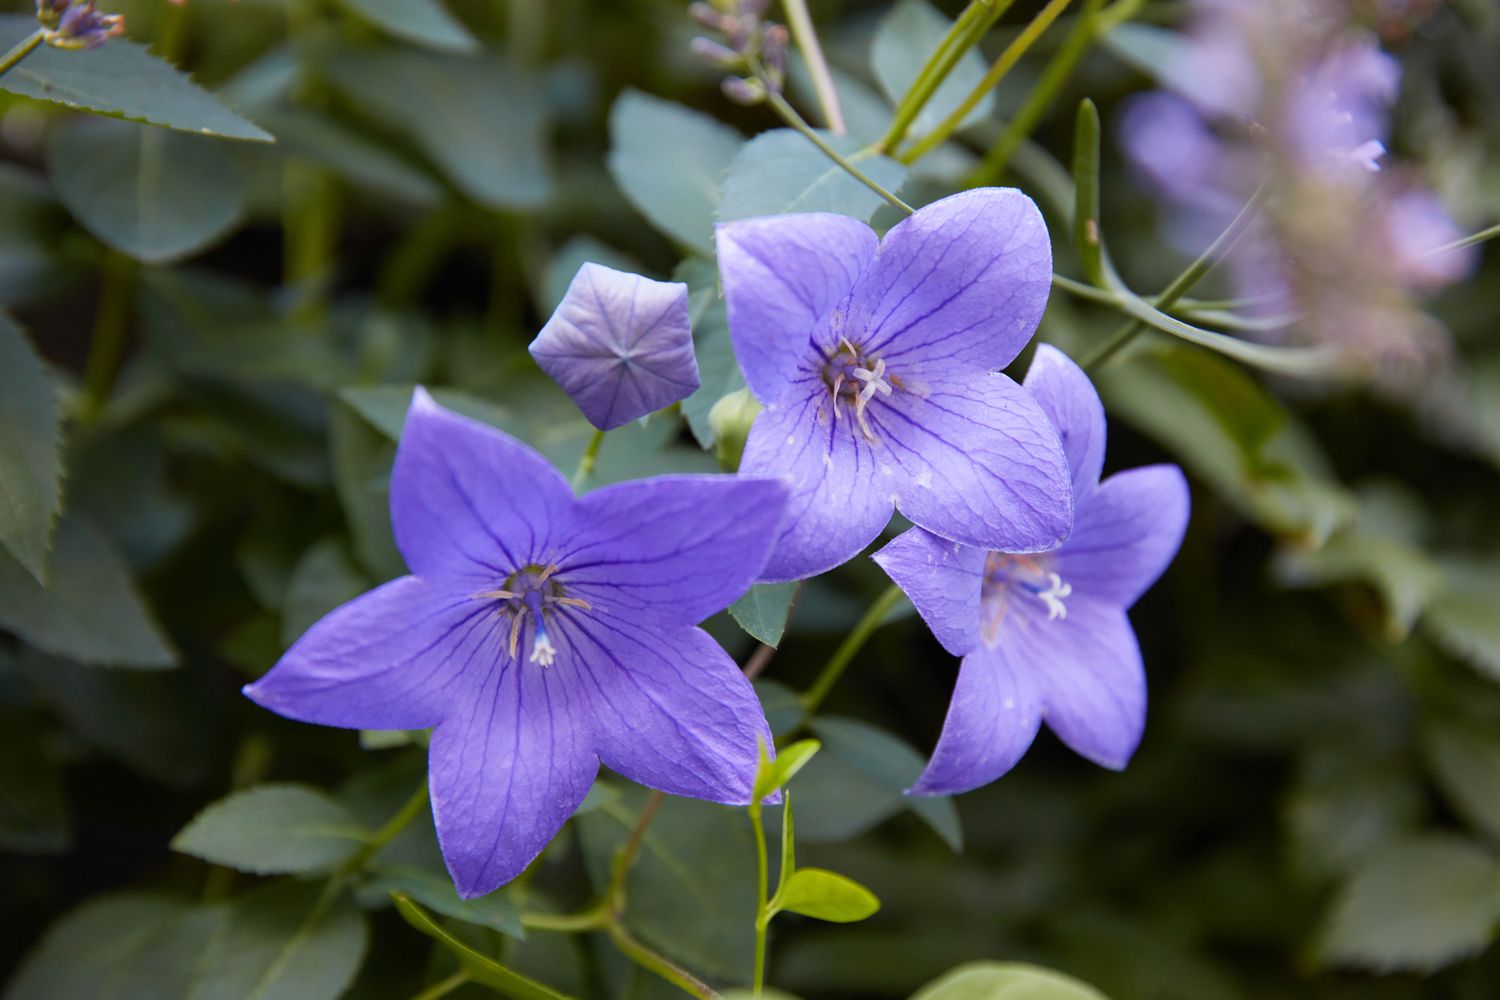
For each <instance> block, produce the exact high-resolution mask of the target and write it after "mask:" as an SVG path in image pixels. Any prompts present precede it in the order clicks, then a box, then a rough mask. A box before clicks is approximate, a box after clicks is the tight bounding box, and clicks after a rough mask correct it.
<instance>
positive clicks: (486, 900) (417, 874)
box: [359, 866, 526, 940]
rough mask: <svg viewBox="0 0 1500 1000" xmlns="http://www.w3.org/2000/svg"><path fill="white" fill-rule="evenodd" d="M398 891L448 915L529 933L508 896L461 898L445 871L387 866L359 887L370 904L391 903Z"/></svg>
mask: <svg viewBox="0 0 1500 1000" xmlns="http://www.w3.org/2000/svg"><path fill="white" fill-rule="evenodd" d="M395 895H399V896H408V897H410V898H411V899H413V900H415V901H416V902H418V903H420V904H422V905H423V906H425V907H427V908H428V909H429V910H433V911H435V912H437V913H441V914H442V915H443V916H445V917H452V918H453V919H455V920H462V921H463V922H464V923H468V924H475V925H477V926H479V927H489V928H491V929H493V930H497V931H499V932H500V933H502V934H506V935H508V936H510V937H513V938H516V939H517V940H524V939H525V937H526V930H525V928H524V927H522V926H521V911H520V910H519V909H518V908H517V907H516V904H515V903H513V902H511V901H510V898H509V897H508V896H506V895H504V894H503V893H500V892H492V893H490V894H489V895H488V896H481V897H479V898H478V899H460V898H459V896H458V890H456V889H454V888H453V879H451V878H449V877H448V875H447V873H445V872H443V873H440V872H433V871H428V870H427V869H425V868H413V867H409V866H401V867H398V868H383V869H378V870H377V871H375V873H374V874H373V875H372V876H371V877H370V879H369V880H367V881H366V882H365V883H364V885H362V886H360V888H359V899H360V902H362V903H365V904H367V905H370V904H376V903H378V904H387V903H389V902H390V900H391V897H392V896H395Z"/></svg>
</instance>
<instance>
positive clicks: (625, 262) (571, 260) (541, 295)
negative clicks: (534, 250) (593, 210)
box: [536, 236, 642, 315]
mask: <svg viewBox="0 0 1500 1000" xmlns="http://www.w3.org/2000/svg"><path fill="white" fill-rule="evenodd" d="M588 263H593V264H603V265H604V266H605V267H612V268H614V269H615V270H616V271H631V272H633V273H636V274H640V273H642V264H641V262H640V261H638V260H636V259H635V258H634V257H632V256H630V255H629V254H627V253H623V252H622V251H619V250H616V249H615V248H614V247H612V246H610V245H609V244H607V243H601V242H600V241H599V240H596V239H594V237H592V236H575V237H573V238H572V239H571V240H569V241H568V242H566V243H564V244H563V245H562V246H560V247H558V248H557V250H555V251H554V252H553V254H552V256H551V258H549V259H548V261H547V267H546V270H544V271H543V272H542V277H541V286H540V287H539V288H538V289H537V295H536V299H537V311H538V312H540V313H541V314H543V315H551V314H552V312H553V311H554V310H556V309H557V305H558V303H559V302H561V301H562V300H563V296H564V295H566V294H567V293H568V285H569V284H571V283H572V281H573V277H574V275H576V274H577V273H578V269H579V268H580V267H582V266H583V265H584V264H588Z"/></svg>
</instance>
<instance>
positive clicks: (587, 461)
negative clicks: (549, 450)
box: [573, 430, 604, 492]
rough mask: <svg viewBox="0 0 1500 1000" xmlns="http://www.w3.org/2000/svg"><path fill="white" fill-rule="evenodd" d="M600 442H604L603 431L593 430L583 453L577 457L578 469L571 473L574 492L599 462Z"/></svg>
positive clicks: (592, 472)
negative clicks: (592, 434)
mask: <svg viewBox="0 0 1500 1000" xmlns="http://www.w3.org/2000/svg"><path fill="white" fill-rule="evenodd" d="M602 444H604V432H603V431H601V430H595V431H594V436H593V437H591V438H589V444H588V447H587V448H585V449H583V455H582V457H580V458H579V459H578V471H576V472H574V473H573V489H574V491H575V492H576V491H577V490H578V488H579V487H580V486H582V485H583V484H584V483H586V482H588V479H589V477H590V476H592V475H593V474H594V466H595V465H597V464H598V462H599V446H600V445H602Z"/></svg>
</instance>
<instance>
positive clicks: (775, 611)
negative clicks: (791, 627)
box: [729, 583, 797, 646]
mask: <svg viewBox="0 0 1500 1000" xmlns="http://www.w3.org/2000/svg"><path fill="white" fill-rule="evenodd" d="M796 596H797V584H795V583H762V584H757V585H756V586H754V587H751V588H750V591H749V593H747V594H745V596H744V597H741V598H740V599H739V600H738V601H735V602H734V603H733V604H731V605H730V606H729V614H730V615H731V616H732V617H733V618H734V620H735V621H737V622H739V624H740V628H742V629H744V630H745V631H746V632H749V633H750V635H751V636H752V637H753V638H755V639H758V640H760V641H761V642H763V643H765V644H766V645H767V646H775V645H777V644H778V643H780V642H781V635H782V633H783V632H784V631H785V630H786V620H787V616H788V615H790V614H791V612H792V600H793V598H795V597H796Z"/></svg>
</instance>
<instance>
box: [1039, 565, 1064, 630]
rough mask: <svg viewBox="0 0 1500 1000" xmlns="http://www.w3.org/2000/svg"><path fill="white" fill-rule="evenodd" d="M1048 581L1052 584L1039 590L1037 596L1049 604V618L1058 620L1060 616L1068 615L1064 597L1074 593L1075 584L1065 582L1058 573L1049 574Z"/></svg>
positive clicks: (1049, 619)
mask: <svg viewBox="0 0 1500 1000" xmlns="http://www.w3.org/2000/svg"><path fill="white" fill-rule="evenodd" d="M1047 579H1048V581H1049V582H1050V583H1051V584H1052V586H1050V587H1049V588H1047V589H1046V590H1041V591H1037V595H1036V596H1037V598H1038V599H1040V600H1041V602H1042V603H1043V604H1045V605H1047V620H1048V621H1049V622H1050V621H1056V620H1057V619H1059V618H1066V617H1068V608H1067V606H1066V605H1065V604H1063V598H1065V597H1067V596H1068V595H1069V594H1071V593H1073V585H1072V584H1071V583H1064V582H1063V578H1062V577H1060V576H1058V575H1057V574H1056V573H1048V574H1047Z"/></svg>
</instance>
